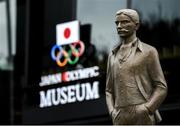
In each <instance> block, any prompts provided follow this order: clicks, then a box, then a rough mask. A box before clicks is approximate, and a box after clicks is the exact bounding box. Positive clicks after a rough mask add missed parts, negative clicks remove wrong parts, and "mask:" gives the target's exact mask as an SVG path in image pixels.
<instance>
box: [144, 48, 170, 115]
mask: <svg viewBox="0 0 180 126" xmlns="http://www.w3.org/2000/svg"><path fill="white" fill-rule="evenodd" d="M148 72H149V74H150V77H151V79H152V82H153V92H152V95H151V97H150V99H149V100H148V102H147V103H146V104H145V107H146V108H147V109H148V110H149V112H150V113H154V112H155V111H156V110H157V109H158V108H159V106H160V105H161V103H162V102H163V101H164V99H165V97H166V95H167V84H166V81H165V78H164V74H163V71H162V69H161V65H160V61H159V56H158V52H157V50H156V49H155V48H153V50H152V51H150V54H149V56H148Z"/></svg>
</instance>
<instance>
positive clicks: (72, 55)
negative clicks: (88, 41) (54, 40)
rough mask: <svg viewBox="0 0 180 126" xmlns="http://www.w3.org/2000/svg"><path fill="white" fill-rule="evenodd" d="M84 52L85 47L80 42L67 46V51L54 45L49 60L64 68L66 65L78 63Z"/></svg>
mask: <svg viewBox="0 0 180 126" xmlns="http://www.w3.org/2000/svg"><path fill="white" fill-rule="evenodd" d="M84 50H85V46H84V43H83V42H82V41H78V42H74V43H72V44H69V48H68V49H67V48H66V47H65V46H64V47H62V46H61V45H54V46H53V47H52V49H51V58H52V59H53V60H54V61H56V63H57V65H58V66H60V67H63V66H65V65H66V64H67V63H69V64H71V65H74V64H75V63H77V62H78V60H79V57H80V56H81V55H82V54H83V52H84Z"/></svg>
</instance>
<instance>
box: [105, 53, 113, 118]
mask: <svg viewBox="0 0 180 126" xmlns="http://www.w3.org/2000/svg"><path fill="white" fill-rule="evenodd" d="M111 56H112V55H109V57H108V62H107V74H106V89H105V92H106V103H107V107H108V110H109V114H110V115H112V112H113V110H114V86H113V85H114V84H113V78H112V71H111V69H112V68H111V65H110V64H111Z"/></svg>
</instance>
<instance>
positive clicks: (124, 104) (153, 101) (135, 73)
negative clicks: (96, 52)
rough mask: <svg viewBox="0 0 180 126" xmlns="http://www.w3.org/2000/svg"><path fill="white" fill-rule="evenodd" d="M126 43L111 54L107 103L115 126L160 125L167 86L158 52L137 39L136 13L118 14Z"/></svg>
mask: <svg viewBox="0 0 180 126" xmlns="http://www.w3.org/2000/svg"><path fill="white" fill-rule="evenodd" d="M115 23H116V26H117V32H118V35H119V37H120V38H121V39H120V40H122V41H121V42H120V43H119V44H118V45H117V46H116V47H115V48H114V49H113V50H112V52H111V53H110V54H109V57H108V63H107V78H106V101H107V106H108V110H109V113H110V115H111V117H112V121H113V124H156V123H158V122H160V121H161V116H160V114H159V112H158V108H159V106H160V105H161V103H162V102H163V101H164V99H165V97H166V95H167V84H166V81H165V78H164V75H163V72H162V69H161V66H160V61H159V57H158V52H157V50H156V49H155V48H154V47H152V46H150V45H148V44H145V43H143V42H141V41H140V40H139V39H138V38H137V37H136V31H137V30H138V28H139V15H138V13H137V12H136V11H135V10H132V9H121V10H119V11H117V13H116V21H115Z"/></svg>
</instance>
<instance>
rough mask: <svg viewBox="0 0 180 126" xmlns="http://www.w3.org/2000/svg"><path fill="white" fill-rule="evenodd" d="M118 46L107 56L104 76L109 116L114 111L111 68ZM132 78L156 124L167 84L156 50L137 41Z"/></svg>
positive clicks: (114, 90)
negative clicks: (133, 77) (105, 74)
mask: <svg viewBox="0 0 180 126" xmlns="http://www.w3.org/2000/svg"><path fill="white" fill-rule="evenodd" d="M119 47H120V44H119V45H118V46H117V47H115V48H114V49H113V50H112V52H111V53H110V54H109V57H108V63H107V76H106V90H105V92H106V103H107V106H108V110H109V113H110V115H112V112H113V110H114V99H115V98H114V92H116V89H114V86H113V85H114V83H113V79H114V77H113V74H114V71H113V66H114V65H117V64H114V58H115V55H116V53H117V51H118V49H119ZM133 62H134V64H135V65H134V67H133V68H134V70H133V71H134V76H135V79H136V83H137V85H138V88H139V90H140V92H141V94H142V95H143V97H144V98H145V99H146V101H147V103H148V104H149V108H148V110H149V111H150V112H152V113H153V114H154V115H155V119H156V122H160V121H161V120H162V118H161V116H160V114H159V112H158V108H159V106H160V105H161V103H162V102H163V101H164V99H165V97H166V95H167V84H166V81H165V78H164V75H163V72H162V69H161V66H160V62H159V57H158V52H157V50H156V49H155V48H154V47H152V46H150V45H148V44H145V43H143V42H141V41H140V40H138V41H137V48H136V52H135V56H134V60H133Z"/></svg>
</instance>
